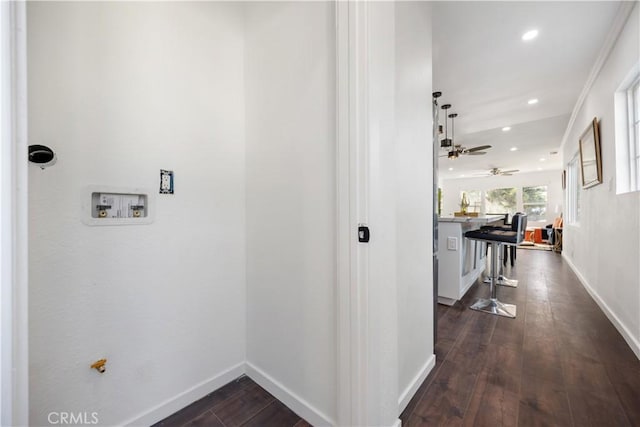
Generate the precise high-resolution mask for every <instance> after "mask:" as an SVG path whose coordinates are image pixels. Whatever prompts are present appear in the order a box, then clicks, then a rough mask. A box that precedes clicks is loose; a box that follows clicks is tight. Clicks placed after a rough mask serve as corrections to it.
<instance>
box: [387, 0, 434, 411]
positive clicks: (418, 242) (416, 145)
mask: <svg viewBox="0 0 640 427" xmlns="http://www.w3.org/2000/svg"><path fill="white" fill-rule="evenodd" d="M395 22H396V24H395V30H396V46H395V54H396V104H395V105H396V111H395V118H396V150H397V151H396V152H397V157H396V162H397V166H396V172H397V180H396V188H395V194H396V224H397V225H396V239H397V251H396V269H397V271H396V274H397V287H398V365H399V374H398V375H399V376H398V380H399V384H398V385H399V388H398V391H399V393H400V396H399V400H400V402H399V403H400V410H402V409H404V406H405V405H406V404H407V403H408V402H409V400H410V398H411V397H412V396H413V394H414V393H415V391H416V389H417V387H419V386H420V384H421V382H422V380H424V378H425V377H426V375H427V374H428V373H429V370H430V369H431V367H432V363H433V362H434V359H433V266H432V262H431V259H432V255H433V249H432V233H433V230H432V222H431V218H432V212H433V210H432V209H433V202H432V192H433V189H432V182H433V174H432V170H431V168H430V167H425V165H431V164H432V162H433V149H432V145H431V144H430V141H431V135H432V118H431V104H430V103H429V102H426V101H425V100H429V99H431V93H432V79H431V76H432V73H431V68H432V62H431V6H430V4H429V3H426V2H399V3H396V7H395Z"/></svg>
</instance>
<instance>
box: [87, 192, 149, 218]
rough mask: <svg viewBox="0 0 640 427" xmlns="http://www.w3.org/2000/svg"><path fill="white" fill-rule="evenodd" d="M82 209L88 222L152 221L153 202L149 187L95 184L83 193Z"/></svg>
mask: <svg viewBox="0 0 640 427" xmlns="http://www.w3.org/2000/svg"><path fill="white" fill-rule="evenodd" d="M83 210H84V212H83V222H84V223H85V224H87V225H133V224H149V223H151V222H152V221H153V217H152V216H151V215H152V213H153V210H154V203H153V198H152V197H151V193H150V192H149V191H148V190H142V189H139V188H114V187H98V186H92V187H88V188H87V189H86V191H85V193H84V201H83Z"/></svg>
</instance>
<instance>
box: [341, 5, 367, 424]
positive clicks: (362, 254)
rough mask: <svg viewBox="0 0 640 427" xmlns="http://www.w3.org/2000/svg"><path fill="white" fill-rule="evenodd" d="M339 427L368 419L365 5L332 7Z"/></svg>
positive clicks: (361, 422) (364, 422)
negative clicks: (362, 230) (361, 235)
mask: <svg viewBox="0 0 640 427" xmlns="http://www.w3.org/2000/svg"><path fill="white" fill-rule="evenodd" d="M335 8H336V128H337V135H336V137H337V138H336V165H337V167H336V191H337V206H338V209H337V220H336V224H337V227H336V231H337V235H336V236H337V280H336V283H337V288H336V300H337V338H338V343H337V349H338V352H337V353H338V354H337V385H338V386H337V420H336V421H337V424H338V425H340V426H358V425H365V424H366V419H367V415H366V414H367V413H366V411H367V382H366V378H367V371H368V368H367V347H368V334H367V332H368V330H367V325H368V322H367V319H368V303H367V283H368V247H367V245H366V244H364V243H359V242H358V225H359V224H363V223H364V224H366V223H367V222H368V221H367V212H368V209H367V203H368V197H367V196H368V193H367V191H366V185H367V179H366V178H367V174H368V170H367V168H366V165H367V164H368V162H367V156H368V152H367V129H368V115H367V98H366V94H367V69H366V67H367V50H366V49H367V45H366V42H367V37H366V36H367V8H368V5H367V2H358V1H352V0H350V1H336V2H335Z"/></svg>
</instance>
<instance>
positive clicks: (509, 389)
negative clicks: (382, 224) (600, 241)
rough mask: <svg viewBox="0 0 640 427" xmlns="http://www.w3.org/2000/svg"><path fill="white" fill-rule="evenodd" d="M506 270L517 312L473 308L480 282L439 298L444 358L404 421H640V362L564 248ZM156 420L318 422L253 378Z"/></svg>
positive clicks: (507, 293) (505, 293)
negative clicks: (444, 300) (451, 298)
mask: <svg viewBox="0 0 640 427" xmlns="http://www.w3.org/2000/svg"><path fill="white" fill-rule="evenodd" d="M506 273H507V275H508V276H510V277H512V278H516V279H518V280H519V281H520V283H519V285H518V287H517V288H515V289H512V288H504V287H500V288H499V289H498V298H499V299H500V300H502V301H503V302H509V303H515V304H517V307H518V308H517V317H516V319H507V318H504V317H496V316H491V315H489V314H485V313H480V312H477V311H473V310H469V309H468V308H467V307H468V306H469V305H470V304H471V303H472V302H473V300H475V298H477V297H479V296H481V297H486V296H487V295H488V286H487V285H483V284H481V283H479V282H478V283H476V284H475V285H474V286H473V287H472V288H471V289H470V290H469V292H468V293H467V295H466V296H465V297H464V298H463V300H462V301H461V302H458V303H457V304H456V305H454V306H453V307H447V306H442V305H439V306H438V343H437V345H436V349H435V350H436V366H435V368H434V369H433V371H432V372H431V373H430V374H429V376H428V377H427V379H426V380H425V382H424V383H423V384H422V386H421V387H420V388H419V390H418V392H417V393H416V395H415V396H414V398H413V399H412V401H411V402H410V403H409V405H408V406H407V408H406V410H405V411H404V412H403V414H402V416H401V419H402V425H403V426H442V425H458V426H516V425H517V426H576V427H583V426H598V427H601V426H615V427H618V426H640V362H639V361H638V359H637V358H636V357H635V355H634V354H633V352H632V351H631V349H630V348H629V346H628V345H627V344H626V343H625V341H624V339H623V338H622V337H621V336H620V334H619V333H618V331H617V330H616V329H615V328H614V327H613V325H612V324H611V322H609V320H608V319H607V318H606V317H605V315H604V314H603V313H602V311H601V310H600V308H599V307H598V306H597V305H596V303H595V302H594V301H593V300H592V299H591V297H590V296H589V294H587V292H586V291H585V289H584V288H583V287H582V285H581V284H580V282H578V279H577V278H576V276H575V274H573V272H572V271H571V269H570V268H569V267H568V266H567V265H566V264H565V263H564V262H563V261H562V258H561V256H560V255H558V254H556V253H553V252H544V251H534V250H526V251H525V250H519V251H518V258H517V261H516V265H515V266H514V267H511V268H509V267H507V270H506ZM611 286H615V283H613V282H612V283H611ZM156 425H157V426H214V427H215V426H264V427H267V426H274V427H276V426H277V427H281V426H296V427H303V426H309V424H308V423H307V422H305V421H304V420H302V419H301V418H300V417H298V416H297V415H296V414H294V413H293V412H292V411H291V410H289V409H288V408H287V407H286V406H284V405H283V404H282V403H280V402H279V401H278V400H277V399H275V398H274V397H273V396H272V395H270V394H269V393H267V392H266V391H265V390H264V389H262V388H261V387H260V386H258V385H257V384H256V383H254V382H253V381H252V380H251V379H249V378H248V377H241V378H239V379H238V380H236V381H233V382H231V383H229V384H227V385H226V386H224V387H222V388H221V389H219V390H217V391H215V392H213V393H211V394H210V395H208V396H206V397H205V398H203V399H201V400H199V401H197V402H195V403H193V404H192V405H190V406H188V407H186V408H185V409H183V410H181V411H180V412H177V413H176V414H174V415H172V416H170V417H169V418H167V419H165V420H163V421H161V422H160V423H158V424H156Z"/></svg>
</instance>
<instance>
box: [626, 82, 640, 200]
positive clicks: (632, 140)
mask: <svg viewBox="0 0 640 427" xmlns="http://www.w3.org/2000/svg"><path fill="white" fill-rule="evenodd" d="M627 102H628V113H629V157H630V159H631V162H630V163H631V165H630V166H631V167H630V172H631V173H630V181H631V190H640V76H638V78H636V80H635V82H634V83H633V84H632V85H631V87H630V88H629V89H628V90H627Z"/></svg>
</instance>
